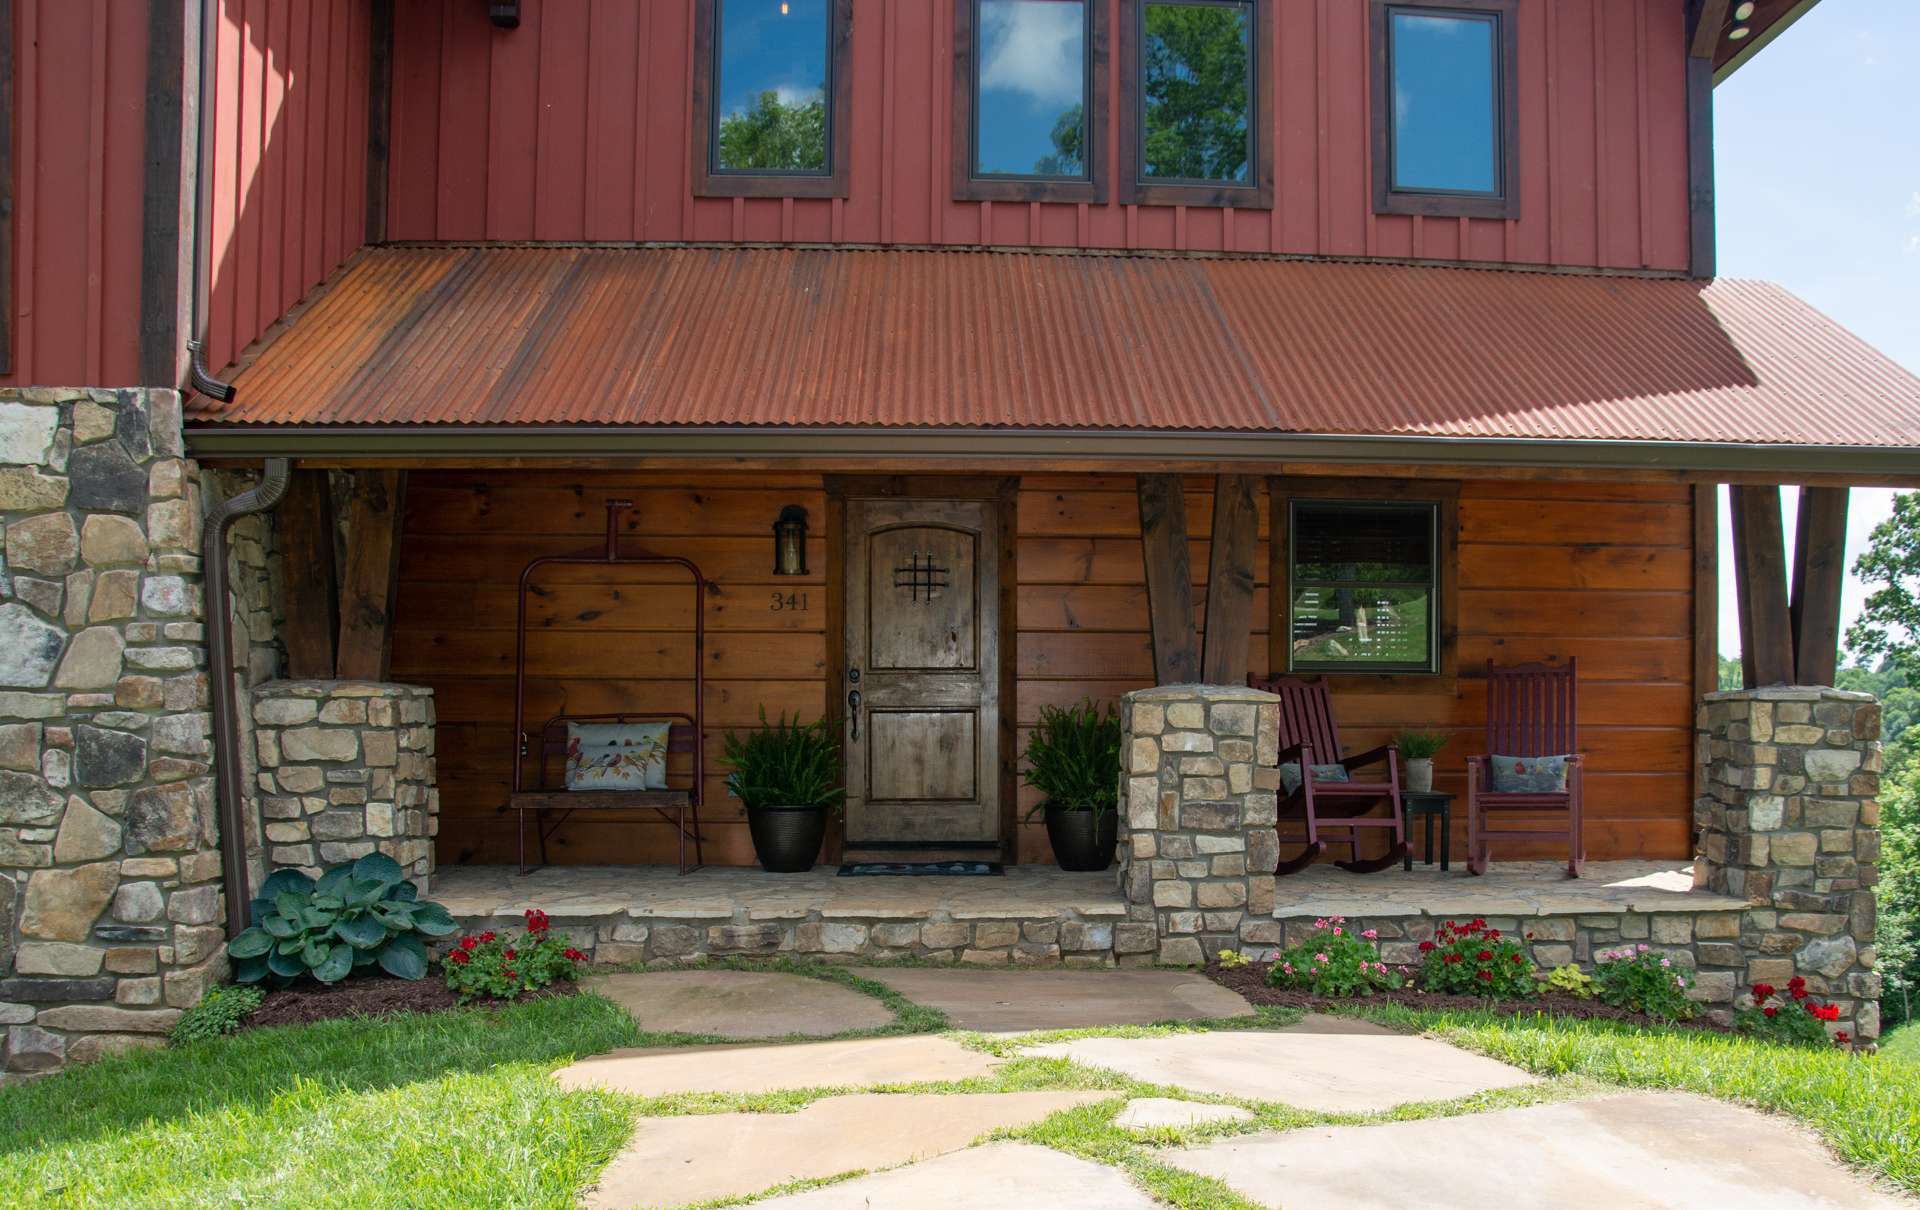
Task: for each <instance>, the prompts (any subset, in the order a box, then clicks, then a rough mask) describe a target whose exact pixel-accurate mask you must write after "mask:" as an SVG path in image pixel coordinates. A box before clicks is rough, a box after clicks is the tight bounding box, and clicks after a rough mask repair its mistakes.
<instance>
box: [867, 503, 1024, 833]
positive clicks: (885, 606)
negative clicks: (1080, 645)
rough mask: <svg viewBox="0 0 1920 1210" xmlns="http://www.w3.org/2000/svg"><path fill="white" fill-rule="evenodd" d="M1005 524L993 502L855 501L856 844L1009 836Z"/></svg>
mask: <svg viewBox="0 0 1920 1210" xmlns="http://www.w3.org/2000/svg"><path fill="white" fill-rule="evenodd" d="M1000 524H1001V517H1000V512H999V507H998V505H997V504H996V503H995V502H994V501H991V500H931V499H901V498H890V499H884V500H861V499H849V500H848V501H847V504H846V553H845V560H844V566H845V568H846V588H845V591H846V596H845V599H844V612H845V617H846V662H845V665H844V667H845V673H844V676H845V683H844V684H843V685H842V686H841V688H840V693H841V695H842V698H843V700H844V701H845V703H846V716H847V717H846V741H847V748H846V752H847V844H848V846H849V847H855V846H859V845H876V844H878V845H900V846H905V845H914V844H926V845H962V844H981V845H991V844H996V843H998V842H999V840H1000V839H1001V837H1000V745H1001V742H1002V741H1001V735H1000V710H1001V701H1000V647H1001V644H1000V624H1001V618H1000V573H1001V568H1000V557H999V552H1000ZM856 694H857V695H858V696H857V697H856V696H855V695H856Z"/></svg>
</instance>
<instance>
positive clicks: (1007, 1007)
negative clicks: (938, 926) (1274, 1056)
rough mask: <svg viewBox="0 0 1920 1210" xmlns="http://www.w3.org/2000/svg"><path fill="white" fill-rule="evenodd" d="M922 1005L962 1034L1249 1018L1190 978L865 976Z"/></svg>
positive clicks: (1214, 988) (1226, 994)
mask: <svg viewBox="0 0 1920 1210" xmlns="http://www.w3.org/2000/svg"><path fill="white" fill-rule="evenodd" d="M859 974H861V975H862V976H864V977H866V978H868V979H873V980H876V981H877V982H880V983H884V984H886V985H887V986H888V987H891V988H892V989H893V990H895V991H897V992H899V993H900V994H901V995H903V996H905V997H906V998H907V999H909V1000H912V1001H913V1002H914V1003H915V1004H923V1005H925V1006H927V1007H928V1008H937V1009H939V1010H940V1011H941V1012H943V1013H945V1014H947V1021H948V1022H949V1023H950V1024H952V1025H953V1026H954V1028H956V1029H977V1030H983V1031H987V1032H994V1033H1005V1032H1018V1031H1023V1030H1035V1029H1073V1028H1076V1027H1081V1026H1093V1025H1151V1024H1153V1023H1154V1022H1156V1021H1199V1020H1207V1019H1210V1018H1217V1017H1241V1016H1247V1015H1249V1014H1251V1013H1252V1012H1253V1007H1252V1006H1251V1005H1249V1004H1248V1003H1247V1002H1246V1000H1245V999H1243V998H1242V997H1241V995H1240V993H1238V992H1235V991H1229V990H1228V989H1226V988H1224V987H1221V986H1220V985H1219V984H1218V983H1215V982H1214V981H1213V980H1211V979H1208V978H1206V977H1204V976H1202V975H1195V974H1190V973H1188V972H1186V971H1144V970H1143V971H982V970H939V969H933V968H926V967H902V968H886V967H877V968H871V969H862V970H861V971H859Z"/></svg>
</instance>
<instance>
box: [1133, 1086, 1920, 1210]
mask: <svg viewBox="0 0 1920 1210" xmlns="http://www.w3.org/2000/svg"><path fill="white" fill-rule="evenodd" d="M1160 1158H1161V1159H1162V1160H1163V1161H1165V1162H1166V1163H1169V1164H1173V1165H1176V1166H1178V1167H1181V1168H1185V1169H1187V1170H1188V1171H1190V1172H1196V1173H1200V1174H1202V1175H1205V1176H1212V1177H1217V1178H1219V1179H1220V1180H1223V1181H1225V1182H1226V1183H1227V1184H1229V1185H1231V1186H1233V1187H1234V1188H1235V1189H1236V1190H1238V1191H1239V1192H1240V1193H1242V1194H1244V1195H1245V1196H1247V1197H1249V1198H1251V1199H1253V1200H1255V1201H1258V1202H1261V1203H1262V1204H1266V1205H1280V1204H1284V1205H1285V1206H1286V1207H1287V1210H1336V1208H1337V1210H1370V1208H1374V1207H1379V1208H1381V1210H1385V1208H1387V1207H1393V1208H1396V1210H1397V1208H1400V1207H1406V1206H1420V1207H1423V1210H1484V1208H1485V1207H1487V1206H1489V1205H1497V1206H1500V1207H1502V1208H1503V1210H1507V1208H1511V1210H1532V1208H1535V1207H1538V1208H1539V1210H1613V1208H1615V1207H1621V1206H1632V1207H1636V1208H1638V1207H1672V1208H1673V1210H1682V1208H1686V1210H1691V1208H1694V1207H1700V1206H1715V1207H1734V1206H1737V1207H1740V1210H1774V1208H1778V1210H1807V1208H1819V1207H1832V1208H1838V1207H1848V1208H1857V1207H1888V1208H1889V1210H1891V1208H1892V1207H1896V1206H1910V1205H1911V1204H1912V1203H1911V1202H1905V1201H1902V1200H1899V1199H1896V1198H1894V1197H1891V1196H1889V1195H1887V1194H1884V1193H1881V1192H1879V1191H1877V1190H1875V1189H1874V1188H1873V1187H1872V1186H1871V1185H1869V1184H1868V1183H1867V1182H1866V1181H1865V1180H1863V1179H1862V1178H1860V1177H1858V1176H1856V1175H1855V1174H1853V1173H1851V1172H1849V1171H1847V1170H1846V1169H1845V1168H1843V1167H1842V1166H1841V1165H1840V1164H1838V1163H1837V1162H1836V1161H1834V1160H1833V1159H1832V1158H1831V1157H1829V1156H1828V1155H1827V1154H1826V1152H1825V1151H1823V1150H1822V1149H1821V1147H1820V1146H1819V1144H1818V1143H1816V1142H1815V1141H1814V1139H1813V1138H1812V1136H1811V1135H1810V1134H1808V1133H1807V1132H1805V1131H1803V1130H1801V1129H1799V1128H1797V1127H1795V1126H1793V1125H1791V1124H1789V1123H1787V1122H1785V1121H1782V1120H1781V1119H1778V1118H1770V1117H1767V1116H1765V1115H1763V1114H1759V1113H1755V1112H1753V1111H1752V1110H1747V1109H1741V1108H1738V1107H1736V1106H1732V1105H1724V1104H1721V1103H1719V1102H1717V1101H1708V1100H1705V1099H1702V1098H1699V1097H1692V1096H1686V1095H1684V1094H1680V1093H1647V1094H1637V1095H1632V1096H1617V1097H1605V1098H1602V1099H1599V1100H1594V1101H1577V1102H1568V1103H1565V1104H1558V1105H1537V1106H1531V1107H1528V1108H1524V1109H1504V1110H1499V1111H1497V1112H1494V1113H1482V1114H1470V1115H1467V1116H1464V1117H1453V1118H1430V1119H1427V1120H1424V1121H1417V1122H1395V1123H1391V1124H1388V1125H1381V1126H1338V1127H1330V1128H1316V1129H1307V1130H1293V1131H1288V1132H1286V1133H1284V1134H1266V1135H1255V1136H1249V1137H1243V1138H1236V1139H1227V1140H1223V1141H1221V1142H1218V1143H1214V1144H1211V1145H1210V1146H1206V1147H1198V1148H1191V1149H1189V1150H1186V1151H1174V1152H1162V1153H1161V1154H1160Z"/></svg>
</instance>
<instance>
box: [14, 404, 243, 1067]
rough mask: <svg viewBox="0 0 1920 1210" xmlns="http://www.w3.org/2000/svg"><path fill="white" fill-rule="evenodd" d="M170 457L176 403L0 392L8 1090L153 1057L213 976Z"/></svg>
mask: <svg viewBox="0 0 1920 1210" xmlns="http://www.w3.org/2000/svg"><path fill="white" fill-rule="evenodd" d="M182 453H183V450H182V445H181V432H180V400H179V396H178V395H177V394H176V393H174V392H172V391H103V390H69V389H39V388H36V389H26V390H5V391H0V529H4V544H5V558H4V564H0V1027H4V1029H5V1047H4V1063H3V1064H0V1066H4V1069H5V1070H6V1072H8V1073H12V1074H16V1075H17V1074H22V1073H35V1072H44V1071H50V1070H54V1069H56V1068H58V1067H60V1066H61V1065H62V1064H64V1063H65V1062H66V1061H68V1060H69V1059H86V1058H91V1057H94V1056H96V1055H99V1054H102V1053H105V1052H107V1051H110V1050H114V1049H118V1048H122V1047H125V1046H129V1045H137V1044H143V1043H150V1042H153V1041H156V1040H157V1039H158V1037H159V1036H160V1035H162V1034H164V1033H165V1031H166V1030H167V1029H169V1028H170V1027H171V1026H172V1024H173V1022H174V1020H175V1019H176V1018H177V1017H178V1016H179V1010H180V1009H182V1008H184V1007H186V1006H188V1005H191V1004H192V1003H194V1002H195V1001H196V1000H197V999H199V996H200V993H201V990H202V989H203V988H204V987H205V986H206V985H207V983H208V982H209V981H211V980H213V979H215V978H217V977H219V976H221V975H223V974H224V972H225V955H224V953H223V951H222V945H223V942H224V940H225V934H224V928H223V925H222V917H223V914H224V910H225V909H224V905H223V902H222V899H221V882H220V857H219V852H218V847H217V846H218V835H217V822H216V817H215V810H214V793H213V777H212V761H213V748H212V743H211V740H210V719H209V715H208V712H207V711H208V692H207V669H206V649H205V634H204V625H203V617H204V612H203V611H204V605H205V602H204V599H203V597H204V594H203V591H202V587H201V575H200V573H201V568H200V535H201V522H202V515H203V505H202V500H201V490H200V476H199V470H198V468H197V467H196V466H195V465H194V464H193V463H192V462H189V461H187V460H186V459H185V458H183V457H182Z"/></svg>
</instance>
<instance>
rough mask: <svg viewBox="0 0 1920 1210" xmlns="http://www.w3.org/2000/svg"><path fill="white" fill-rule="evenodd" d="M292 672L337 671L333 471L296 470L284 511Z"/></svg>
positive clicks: (309, 675)
mask: <svg viewBox="0 0 1920 1210" xmlns="http://www.w3.org/2000/svg"><path fill="white" fill-rule="evenodd" d="M278 521H279V532H278V538H279V543H280V563H281V568H282V571H281V583H282V586H283V587H282V592H283V593H284V594H285V595H284V597H283V599H282V600H281V602H280V604H281V613H282V616H283V618H284V620H283V621H282V623H281V627H280V637H281V640H282V641H283V642H285V643H286V647H287V676H288V677H290V678H292V679H293V680H297V681H305V680H322V681H323V680H328V679H330V678H331V677H332V676H333V670H334V662H333V645H334V640H335V639H336V638H337V637H338V636H339V633H340V612H339V605H338V601H339V598H338V595H337V594H336V593H335V591H334V576H333V499H332V495H331V492H330V489H329V487H328V483H327V472H325V471H310V470H296V471H294V472H293V478H292V480H291V481H289V482H288V484H287V495H286V498H285V499H284V500H282V501H281V502H280V511H279V515H278Z"/></svg>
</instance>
